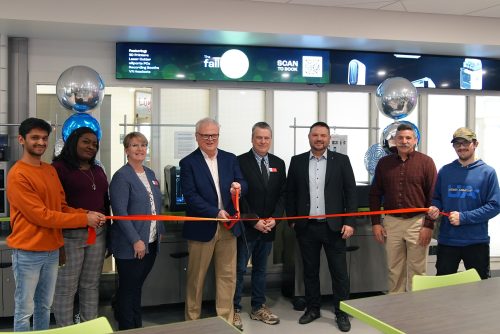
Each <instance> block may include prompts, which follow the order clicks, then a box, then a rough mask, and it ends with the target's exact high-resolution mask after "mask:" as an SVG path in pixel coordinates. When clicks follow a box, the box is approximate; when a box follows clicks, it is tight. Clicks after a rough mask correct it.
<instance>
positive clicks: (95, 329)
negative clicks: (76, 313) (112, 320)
mask: <svg viewBox="0 0 500 334" xmlns="http://www.w3.org/2000/svg"><path fill="white" fill-rule="evenodd" d="M8 333H13V332H0V334H8ZM30 333H32V334H36V333H39V334H110V333H113V328H111V325H110V324H109V322H108V319H106V317H100V318H97V319H93V320H89V321H85V322H81V323H79V324H75V325H71V326H66V327H58V328H51V329H47V330H43V331H32V332H30Z"/></svg>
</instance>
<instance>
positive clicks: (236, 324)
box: [233, 310, 243, 331]
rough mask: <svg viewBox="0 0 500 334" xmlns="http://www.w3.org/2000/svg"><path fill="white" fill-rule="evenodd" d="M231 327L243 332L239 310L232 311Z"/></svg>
mask: <svg viewBox="0 0 500 334" xmlns="http://www.w3.org/2000/svg"><path fill="white" fill-rule="evenodd" d="M233 326H234V327H236V328H238V329H239V330H240V331H242V330H243V321H241V314H240V311H239V310H234V315H233Z"/></svg>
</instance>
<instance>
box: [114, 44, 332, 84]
mask: <svg viewBox="0 0 500 334" xmlns="http://www.w3.org/2000/svg"><path fill="white" fill-rule="evenodd" d="M329 55H330V52H329V51H326V50H308V49H291V48H268V47H243V46H227V45H225V46H212V45H189V44H160V43H117V44H116V78H117V79H146V80H151V79H153V80H190V81H193V80H200V81H211V80H218V81H248V82H283V83H285V82H288V83H306V84H326V83H329V82H330V59H329Z"/></svg>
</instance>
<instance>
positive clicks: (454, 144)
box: [453, 140, 472, 148]
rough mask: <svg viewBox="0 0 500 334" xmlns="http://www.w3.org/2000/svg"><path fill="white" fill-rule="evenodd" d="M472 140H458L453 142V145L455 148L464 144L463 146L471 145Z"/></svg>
mask: <svg viewBox="0 0 500 334" xmlns="http://www.w3.org/2000/svg"><path fill="white" fill-rule="evenodd" d="M471 143H472V142H471V141H467V140H464V141H456V142H454V143H453V147H454V148H459V147H460V146H463V147H469V145H470V144H471Z"/></svg>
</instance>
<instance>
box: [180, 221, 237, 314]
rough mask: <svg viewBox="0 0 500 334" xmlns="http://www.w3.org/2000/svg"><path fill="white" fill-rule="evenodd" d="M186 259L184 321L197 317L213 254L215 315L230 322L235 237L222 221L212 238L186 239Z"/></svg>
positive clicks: (233, 287) (233, 280) (234, 273)
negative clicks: (207, 239) (206, 239)
mask: <svg viewBox="0 0 500 334" xmlns="http://www.w3.org/2000/svg"><path fill="white" fill-rule="evenodd" d="M188 251H189V262H188V269H187V282H186V309H185V318H186V320H195V319H199V318H200V313H201V302H202V299H203V286H204V283H205V276H206V274H207V270H208V267H209V265H210V261H211V260H212V257H213V259H214V266H215V290H216V297H215V308H216V312H217V315H218V316H221V317H223V318H224V319H226V320H227V321H229V323H232V321H233V312H234V307H233V297H234V291H235V289H236V237H235V236H234V235H233V233H232V232H231V231H228V230H227V229H226V228H225V227H224V226H223V225H222V223H219V224H218V225H217V231H216V232H215V235H214V237H213V239H212V240H210V241H207V242H200V241H194V240H188Z"/></svg>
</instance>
